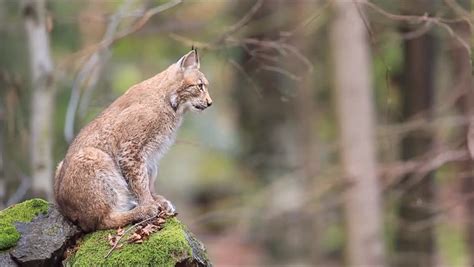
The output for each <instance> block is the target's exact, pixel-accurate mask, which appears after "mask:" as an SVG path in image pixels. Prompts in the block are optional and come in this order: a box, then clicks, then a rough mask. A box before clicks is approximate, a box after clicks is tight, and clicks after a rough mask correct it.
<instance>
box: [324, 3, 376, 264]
mask: <svg viewBox="0 0 474 267" xmlns="http://www.w3.org/2000/svg"><path fill="white" fill-rule="evenodd" d="M334 8H335V19H334V22H333V24H332V29H331V43H332V54H333V60H334V79H335V80H334V84H335V88H336V91H337V110H338V119H339V125H340V132H341V143H342V160H343V165H344V170H345V175H346V178H347V180H348V182H349V183H350V185H349V189H348V190H347V192H345V197H346V198H345V210H346V224H347V262H348V264H349V265H350V266H383V265H384V264H385V260H384V244H383V238H382V218H381V217H382V214H381V210H380V203H381V199H380V192H379V187H378V182H377V174H376V173H377V171H376V160H375V144H374V141H375V136H374V111H373V105H372V102H373V96H372V85H371V82H372V76H371V70H372V67H371V65H370V55H369V44H368V40H367V36H366V29H365V27H364V22H363V20H362V18H361V15H360V13H359V12H358V9H357V6H356V4H355V3H354V2H345V1H335V2H334ZM348 47H350V49H348Z"/></svg>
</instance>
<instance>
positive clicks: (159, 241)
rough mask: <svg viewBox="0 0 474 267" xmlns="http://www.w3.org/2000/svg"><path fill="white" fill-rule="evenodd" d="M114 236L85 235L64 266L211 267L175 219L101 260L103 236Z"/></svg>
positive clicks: (104, 245) (104, 247)
mask: <svg viewBox="0 0 474 267" xmlns="http://www.w3.org/2000/svg"><path fill="white" fill-rule="evenodd" d="M114 233H115V230H104V231H97V232H94V233H90V234H87V235H86V236H84V238H83V240H82V242H80V244H79V249H78V250H77V252H76V253H75V254H74V255H72V256H71V257H70V258H68V259H67V260H66V261H65V265H66V266H177V265H179V266H211V263H210V262H209V260H208V258H207V255H206V252H205V248H204V246H203V245H202V244H201V243H200V242H199V241H198V240H196V239H195V238H194V236H193V235H192V234H191V233H190V232H189V231H188V230H187V228H186V226H184V225H183V224H182V223H181V222H179V221H178V220H177V219H176V218H172V219H168V220H167V222H166V223H165V226H164V228H163V229H162V230H160V231H158V232H156V233H154V234H152V235H151V236H150V237H149V239H147V240H145V241H144V242H143V243H142V244H129V243H126V242H124V245H123V247H122V248H120V249H117V250H114V251H112V253H111V254H110V255H109V256H108V257H107V258H105V256H106V255H107V253H108V251H109V250H110V245H109V243H108V240H107V236H108V235H109V234H114ZM123 239H126V238H125V237H124V238H123ZM123 241H124V240H123ZM121 242H122V241H121Z"/></svg>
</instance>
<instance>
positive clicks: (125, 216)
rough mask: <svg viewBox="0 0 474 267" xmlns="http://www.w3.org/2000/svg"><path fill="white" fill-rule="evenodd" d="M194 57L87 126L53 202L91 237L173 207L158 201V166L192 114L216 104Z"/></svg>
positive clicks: (61, 168) (59, 175)
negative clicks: (184, 119) (213, 102)
mask: <svg viewBox="0 0 474 267" xmlns="http://www.w3.org/2000/svg"><path fill="white" fill-rule="evenodd" d="M199 66H200V63H199V58H198V55H197V52H196V51H195V50H192V51H191V52H189V53H188V54H186V55H185V56H183V57H182V58H181V59H180V60H178V62H177V63H175V64H173V65H171V66H170V67H168V68H167V69H166V70H165V71H163V72H161V73H159V74H157V75H156V76H154V77H152V78H150V79H148V80H145V81H143V82H141V83H139V84H136V85H134V86H132V87H131V88H130V89H128V90H127V91H126V92H125V94H123V95H122V96H121V97H119V98H118V99H117V100H115V101H114V102H113V103H112V104H111V105H110V106H109V107H107V108H106V109H105V110H104V111H103V112H102V113H101V114H100V115H99V116H98V117H97V118H96V119H94V120H93V121H92V122H90V123H89V124H88V125H87V126H85V127H84V128H83V129H82V130H81V131H80V132H79V134H78V135H77V137H76V138H75V139H74V141H73V142H72V144H71V145H70V147H69V149H68V151H67V154H66V156H65V158H64V160H63V161H62V162H61V163H60V164H59V165H58V169H57V171H56V175H55V179H54V195H55V199H56V202H57V204H58V206H59V207H60V210H61V211H62V213H63V214H64V215H65V216H66V217H67V218H69V219H70V220H72V221H74V222H76V223H77V224H78V225H79V226H80V227H81V228H82V229H83V230H84V231H93V230H96V229H108V228H116V227H119V226H123V225H126V224H129V223H131V222H134V221H138V220H142V219H144V218H148V217H149V216H152V215H156V214H157V212H158V210H159V207H163V208H165V209H168V210H170V211H172V210H174V207H173V205H172V204H171V203H170V202H169V201H168V200H166V199H165V198H164V197H162V196H160V195H156V194H155V193H154V188H153V187H154V186H153V185H154V179H155V176H156V174H157V170H158V161H159V160H160V159H161V158H162V157H163V155H164V154H165V153H166V151H167V150H168V149H169V148H170V147H171V145H172V144H173V143H174V140H175V136H176V131H177V130H178V128H179V126H180V125H181V121H182V118H183V115H184V113H186V111H188V110H195V111H201V110H204V109H205V108H207V107H209V106H210V105H211V104H212V100H211V98H210V96H209V93H208V90H207V86H208V81H207V79H206V77H205V76H204V74H202V73H201V72H200V71H199Z"/></svg>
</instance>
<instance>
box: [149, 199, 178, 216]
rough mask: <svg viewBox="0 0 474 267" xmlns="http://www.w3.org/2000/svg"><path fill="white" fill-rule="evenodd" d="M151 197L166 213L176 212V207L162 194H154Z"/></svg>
mask: <svg viewBox="0 0 474 267" xmlns="http://www.w3.org/2000/svg"><path fill="white" fill-rule="evenodd" d="M153 198H154V199H155V201H156V203H158V205H159V206H160V207H161V209H162V210H163V211H165V212H166V213H168V214H172V213H175V212H176V208H175V207H174V205H173V204H172V203H171V202H170V201H169V200H167V199H166V198H164V197H163V196H160V195H155V196H153Z"/></svg>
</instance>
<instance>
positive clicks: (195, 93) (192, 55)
mask: <svg viewBox="0 0 474 267" xmlns="http://www.w3.org/2000/svg"><path fill="white" fill-rule="evenodd" d="M175 65H176V71H177V72H178V76H179V77H180V79H182V81H181V83H180V84H181V85H180V86H179V88H177V90H176V91H174V92H172V93H171V95H170V104H171V107H173V109H174V110H175V111H177V112H185V111H187V110H193V111H202V110H204V109H206V108H207V107H209V106H211V105H212V99H211V97H210V96H209V91H208V90H207V86H208V85H209V82H208V81H207V79H206V77H204V74H202V72H200V71H199V66H200V64H199V56H198V53H197V50H195V49H193V50H191V52H189V53H187V54H186V55H184V56H183V57H182V58H180V59H179V60H178V62H176V64H175Z"/></svg>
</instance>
